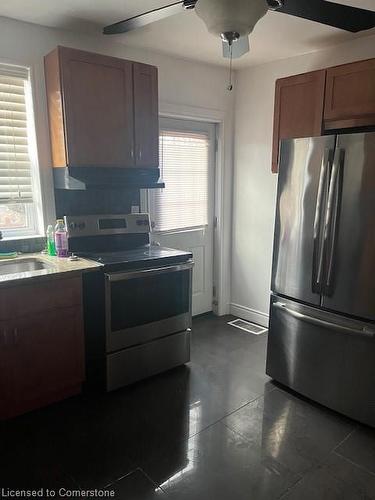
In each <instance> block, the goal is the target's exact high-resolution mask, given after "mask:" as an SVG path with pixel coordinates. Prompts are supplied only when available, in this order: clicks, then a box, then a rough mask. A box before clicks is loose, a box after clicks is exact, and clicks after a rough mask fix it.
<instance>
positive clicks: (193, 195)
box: [150, 128, 210, 231]
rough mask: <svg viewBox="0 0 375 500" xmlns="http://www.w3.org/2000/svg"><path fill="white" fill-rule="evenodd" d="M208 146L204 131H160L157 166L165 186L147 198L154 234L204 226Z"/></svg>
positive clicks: (206, 197)
mask: <svg viewBox="0 0 375 500" xmlns="http://www.w3.org/2000/svg"><path fill="white" fill-rule="evenodd" d="M209 147H210V137H209V134H208V133H206V132H200V131H199V132H198V131H196V132H195V131H188V130H187V131H182V130H173V129H168V128H164V129H163V128H162V129H161V130H160V167H161V176H162V179H163V181H164V182H165V186H166V187H165V189H160V190H153V191H152V193H151V195H150V202H151V206H150V209H151V214H152V218H153V221H154V223H155V228H154V229H155V230H156V231H171V230H181V229H188V228H194V227H200V226H205V225H207V223H208V201H209V200H208V197H209V192H208V191H209V189H208V187H209Z"/></svg>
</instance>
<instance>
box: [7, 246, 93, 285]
mask: <svg viewBox="0 0 375 500" xmlns="http://www.w3.org/2000/svg"><path fill="white" fill-rule="evenodd" d="M29 259H33V260H34V259H36V260H38V261H39V262H40V261H41V262H44V263H46V264H47V265H49V266H50V267H48V268H47V269H38V270H33V271H21V272H16V273H12V274H1V273H2V267H3V266H4V267H5V266H7V265H10V264H12V263H17V262H21V261H23V260H29ZM100 267H102V265H101V264H99V263H97V262H94V261H91V260H87V259H82V258H79V259H78V260H76V261H70V260H69V259H68V258H61V257H51V256H49V255H46V254H43V253H25V254H20V255H18V256H17V257H15V258H13V259H4V260H3V259H0V287H3V286H8V285H11V286H14V285H18V284H20V285H21V284H24V282H26V281H27V282H28V281H30V280H33V281H34V280H35V281H36V280H37V281H44V280H45V279H51V278H58V277H61V275H64V276H65V275H66V274H71V273H80V272H87V271H94V270H95V269H98V268H100Z"/></svg>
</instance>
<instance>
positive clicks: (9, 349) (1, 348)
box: [0, 321, 14, 418]
mask: <svg viewBox="0 0 375 500" xmlns="http://www.w3.org/2000/svg"><path fill="white" fill-rule="evenodd" d="M8 326H9V325H8V324H7V322H5V321H0V418H3V417H6V416H7V414H8V412H9V408H10V404H11V399H12V397H13V396H12V395H13V393H14V391H13V383H12V382H13V381H12V372H13V366H12V359H13V356H12V353H13V346H12V343H11V335H10V334H11V331H10V330H9V328H8Z"/></svg>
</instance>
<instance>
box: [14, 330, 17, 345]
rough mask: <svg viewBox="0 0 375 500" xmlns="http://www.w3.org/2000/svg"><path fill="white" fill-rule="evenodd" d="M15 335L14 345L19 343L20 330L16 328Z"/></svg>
mask: <svg viewBox="0 0 375 500" xmlns="http://www.w3.org/2000/svg"><path fill="white" fill-rule="evenodd" d="M13 335H14V343H15V344H17V342H18V328H15V329H14V330H13Z"/></svg>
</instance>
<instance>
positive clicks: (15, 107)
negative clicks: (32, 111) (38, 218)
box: [0, 63, 33, 204]
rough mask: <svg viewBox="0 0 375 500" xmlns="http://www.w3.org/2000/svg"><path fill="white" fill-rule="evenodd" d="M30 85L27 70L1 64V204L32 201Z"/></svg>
mask: <svg viewBox="0 0 375 500" xmlns="http://www.w3.org/2000/svg"><path fill="white" fill-rule="evenodd" d="M28 81H29V71H28V69H27V68H24V67H20V66H13V65H7V64H1V63H0V204H7V203H11V204H15V203H30V202H32V201H33V196H32V176H31V161H30V154H29V140H28V122H27V112H26V104H27V103H26V100H27V95H26V94H27V85H28Z"/></svg>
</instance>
